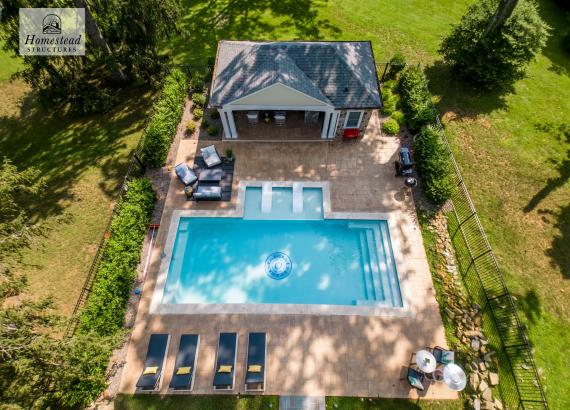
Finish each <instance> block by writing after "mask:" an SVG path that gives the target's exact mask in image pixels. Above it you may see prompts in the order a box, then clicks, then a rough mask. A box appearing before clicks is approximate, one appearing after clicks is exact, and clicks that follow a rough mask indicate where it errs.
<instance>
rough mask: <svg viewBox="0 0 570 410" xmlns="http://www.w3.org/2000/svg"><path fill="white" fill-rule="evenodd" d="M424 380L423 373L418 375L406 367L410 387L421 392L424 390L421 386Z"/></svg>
mask: <svg viewBox="0 0 570 410" xmlns="http://www.w3.org/2000/svg"><path fill="white" fill-rule="evenodd" d="M424 378H425V376H424V374H423V373H420V372H419V371H417V370H415V369H412V368H411V367H408V383H410V386H412V387H414V388H416V389H418V390H421V391H423V390H425V387H424V384H423V381H424Z"/></svg>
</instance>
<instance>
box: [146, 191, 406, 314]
mask: <svg viewBox="0 0 570 410" xmlns="http://www.w3.org/2000/svg"><path fill="white" fill-rule="evenodd" d="M264 186H266V187H267V188H269V187H271V188H273V187H275V188H292V189H293V190H295V189H303V188H321V189H322V191H323V217H324V219H348V220H350V219H359V220H385V221H386V222H387V224H388V230H389V232H390V240H391V243H392V253H393V256H394V262H395V265H396V274H397V276H398V282H399V287H400V295H401V297H402V304H403V306H402V307H385V306H349V305H311V304H274V303H216V304H214V303H178V304H164V303H161V301H162V299H163V296H164V288H165V286H166V279H167V277H168V270H169V267H170V261H171V259H172V252H173V249H174V242H175V239H176V233H177V231H178V225H179V223H180V218H185V217H218V218H242V217H243V216H244V204H245V191H246V189H247V188H248V187H262V188H263V187H264ZM237 190H238V196H237V201H236V208H235V209H231V210H175V211H173V212H172V217H171V220H170V226H169V228H168V234H167V237H166V243H165V245H164V250H163V252H162V253H161V255H160V258H161V262H160V268H159V271H158V276H157V280H156V284H155V287H154V291H153V294H152V299H151V304H150V311H149V313H150V314H155V315H169V314H176V315H180V314H233V313H246V314H262V315H270V314H299V315H314V314H318V315H340V316H346V315H350V316H389V317H413V316H414V314H413V310H412V308H411V307H412V300H411V298H410V295H411V293H410V289H408V285H407V280H406V279H405V277H403V276H402V274H401V272H403V266H402V263H403V255H402V241H401V238H400V235H399V232H398V229H397V222H396V216H395V214H394V213H381V212H333V211H332V210H331V197H330V184H329V182H328V181H319V182H316V181H267V180H251V181H240V182H239V185H238V188H237Z"/></svg>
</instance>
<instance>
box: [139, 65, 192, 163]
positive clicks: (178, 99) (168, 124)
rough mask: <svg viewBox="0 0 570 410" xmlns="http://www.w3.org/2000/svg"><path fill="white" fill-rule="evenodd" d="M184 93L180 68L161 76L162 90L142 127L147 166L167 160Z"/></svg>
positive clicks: (185, 77)
mask: <svg viewBox="0 0 570 410" xmlns="http://www.w3.org/2000/svg"><path fill="white" fill-rule="evenodd" d="M187 93H188V78H187V76H186V74H184V72H183V71H182V70H180V69H177V68H175V69H172V70H171V71H170V73H169V74H168V75H167V76H166V77H165V79H164V85H163V87H162V93H161V95H160V97H159V98H158V101H157V102H156V103H155V104H154V112H153V114H152V116H151V117H150V120H149V122H148V125H147V127H146V130H145V135H144V143H143V152H142V156H143V160H144V162H145V163H146V164H147V165H148V166H150V167H160V166H162V165H163V164H164V162H165V161H166V156H167V155H168V149H169V148H170V144H171V142H172V139H173V138H174V134H175V133H176V127H177V126H178V122H180V118H181V117H182V111H183V110H184V99H185V98H186V95H187Z"/></svg>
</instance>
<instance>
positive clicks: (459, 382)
mask: <svg viewBox="0 0 570 410" xmlns="http://www.w3.org/2000/svg"><path fill="white" fill-rule="evenodd" d="M443 381H444V382H445V384H447V385H448V386H449V388H450V389H451V390H456V391H460V390H463V389H464V388H465V385H466V384H467V376H466V375H465V372H464V371H463V369H462V368H461V367H459V366H458V365H456V364H454V363H450V364H448V365H447V366H445V367H444V368H443Z"/></svg>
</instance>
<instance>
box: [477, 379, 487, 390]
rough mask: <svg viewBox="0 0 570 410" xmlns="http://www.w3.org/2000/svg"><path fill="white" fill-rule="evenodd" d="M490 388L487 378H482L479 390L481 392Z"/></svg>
mask: <svg viewBox="0 0 570 410" xmlns="http://www.w3.org/2000/svg"><path fill="white" fill-rule="evenodd" d="M488 389H489V385H488V384H487V382H486V381H485V380H482V381H481V383H479V391H480V392H484V391H485V390H488Z"/></svg>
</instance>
